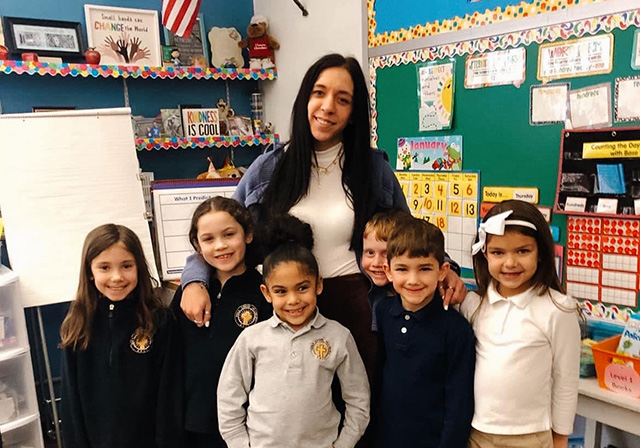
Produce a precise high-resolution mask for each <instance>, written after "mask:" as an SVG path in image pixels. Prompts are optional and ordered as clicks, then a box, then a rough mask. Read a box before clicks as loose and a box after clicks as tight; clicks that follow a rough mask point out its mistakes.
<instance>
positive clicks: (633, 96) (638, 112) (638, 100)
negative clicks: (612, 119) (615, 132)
mask: <svg viewBox="0 0 640 448" xmlns="http://www.w3.org/2000/svg"><path fill="white" fill-rule="evenodd" d="M615 116H616V121H640V76H631V77H628V78H616V99H615Z"/></svg>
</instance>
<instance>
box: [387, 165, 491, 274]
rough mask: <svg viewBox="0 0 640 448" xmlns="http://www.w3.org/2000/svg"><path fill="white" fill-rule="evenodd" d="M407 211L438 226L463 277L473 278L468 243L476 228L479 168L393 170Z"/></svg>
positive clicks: (469, 245) (446, 247)
mask: <svg viewBox="0 0 640 448" xmlns="http://www.w3.org/2000/svg"><path fill="white" fill-rule="evenodd" d="M396 177H397V178H398V181H399V182H400V186H401V187H402V192H403V193H404V195H405V197H406V198H407V204H409V208H410V209H411V214H412V215H413V216H415V217H416V218H422V219H424V220H426V221H428V222H431V223H433V224H435V225H436V226H438V228H439V229H440V230H442V233H444V242H445V249H446V251H447V253H448V254H449V256H450V257H451V258H452V259H453V260H455V261H457V262H458V264H459V265H460V268H461V269H462V274H463V276H464V277H465V278H467V279H469V278H473V262H472V260H471V245H472V244H473V240H474V239H475V237H476V230H477V228H478V216H479V213H478V206H479V204H480V197H479V188H478V187H479V186H480V172H479V171H459V172H440V173H434V172H427V171H397V172H396Z"/></svg>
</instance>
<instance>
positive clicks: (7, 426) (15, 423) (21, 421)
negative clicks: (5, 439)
mask: <svg viewBox="0 0 640 448" xmlns="http://www.w3.org/2000/svg"><path fill="white" fill-rule="evenodd" d="M39 418H40V414H38V413H35V414H32V415H27V416H26V417H21V418H18V419H16V420H12V421H10V422H8V423H4V424H2V425H0V434H6V433H8V432H9V431H13V430H14V429H17V428H20V427H22V426H26V425H28V424H29V423H32V422H34V421H36V420H38V419H39Z"/></svg>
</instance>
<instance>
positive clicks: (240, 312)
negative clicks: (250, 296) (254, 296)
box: [234, 303, 258, 328]
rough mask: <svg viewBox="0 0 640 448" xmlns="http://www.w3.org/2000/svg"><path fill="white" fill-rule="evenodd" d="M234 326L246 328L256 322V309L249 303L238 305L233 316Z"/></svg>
mask: <svg viewBox="0 0 640 448" xmlns="http://www.w3.org/2000/svg"><path fill="white" fill-rule="evenodd" d="M234 317H235V321H236V325H238V326H239V327H240V328H247V327H250V326H251V325H253V324H255V323H256V322H258V308H256V307H255V306H253V305H252V304H250V303H245V304H244V305H240V306H239V307H238V309H236V312H235V314H234Z"/></svg>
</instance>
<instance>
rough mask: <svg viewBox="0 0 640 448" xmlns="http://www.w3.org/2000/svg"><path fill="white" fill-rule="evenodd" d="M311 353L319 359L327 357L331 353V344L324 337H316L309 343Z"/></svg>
mask: <svg viewBox="0 0 640 448" xmlns="http://www.w3.org/2000/svg"><path fill="white" fill-rule="evenodd" d="M311 353H313V356H315V357H316V358H318V359H319V360H320V361H322V360H324V359H327V357H328V356H329V355H330V354H331V344H329V341H327V340H325V339H316V340H315V341H313V342H312V343H311Z"/></svg>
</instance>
